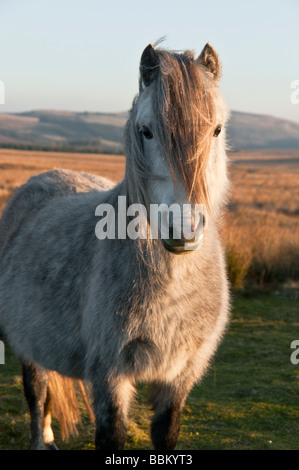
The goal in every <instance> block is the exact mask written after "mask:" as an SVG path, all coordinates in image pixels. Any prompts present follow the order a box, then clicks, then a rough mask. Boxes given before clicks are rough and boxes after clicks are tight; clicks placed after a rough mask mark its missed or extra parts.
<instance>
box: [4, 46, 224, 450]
mask: <svg viewBox="0 0 299 470" xmlns="http://www.w3.org/2000/svg"><path fill="white" fill-rule="evenodd" d="M139 72H140V80H139V93H138V95H137V96H136V97H135V99H134V100H133V105H132V108H131V110H130V113H129V118H128V122H127V124H126V127H125V131H124V145H125V154H126V171H125V176H124V179H123V180H122V181H121V182H120V183H118V184H116V185H115V184H113V183H112V182H111V181H110V180H108V179H105V178H101V177H98V176H94V175H90V174H85V173H81V172H74V171H70V170H63V169H54V170H53V171H48V172H45V173H42V174H40V175H37V176H33V177H31V178H30V179H29V181H28V182H27V183H26V184H24V185H23V186H21V187H20V188H18V190H17V191H16V192H15V194H14V195H13V197H12V198H11V199H10V201H9V202H8V204H7V206H6V208H5V210H4V212H3V215H2V218H1V221H0V328H1V330H3V332H4V335H5V338H6V340H7V342H8V343H9V344H10V345H11V347H12V348H13V349H14V351H15V353H16V355H17V357H18V359H19V360H20V362H21V365H22V373H23V384H24V392H25V396H26V399H27V402H28V406H29V410H30V416H31V448H32V449H55V448H56V446H55V441H54V434H53V430H52V428H51V412H52V411H54V413H55V414H56V416H58V418H59V419H60V424H61V432H62V436H63V437H68V435H69V433H71V432H75V431H76V423H77V422H78V420H79V417H78V405H77V404H76V390H77V391H78V388H79V392H80V390H81V394H83V397H85V398H86V401H87V403H90V410H91V416H93V417H94V422H95V447H96V449H100V450H121V449H123V448H124V446H125V443H126V434H127V422H128V413H129V409H130V403H131V401H132V398H133V396H134V394H135V393H136V384H138V383H139V382H144V383H148V384H149V389H150V393H149V401H150V403H151V405H152V409H153V413H154V414H153V418H152V421H151V429H150V432H151V441H152V445H153V448H154V449H156V450H172V449H175V447H176V444H177V440H178V436H179V430H180V418H181V412H182V408H183V406H184V403H185V400H186V398H187V396H188V394H189V392H190V391H191V389H192V387H193V386H194V385H195V384H196V383H197V382H199V381H200V379H201V378H202V377H203V375H204V373H205V371H206V370H207V368H208V366H209V364H210V361H211V358H212V357H213V355H214V353H215V351H216V350H217V347H218V345H219V343H220V341H221V339H222V337H223V335H224V332H225V330H226V326H227V324H228V321H229V316H230V313H229V312H230V307H229V304H230V295H229V283H228V280H227V273H226V264H225V255H224V250H223V247H222V241H221V236H220V228H219V222H220V221H221V217H222V215H221V214H222V213H223V211H222V208H223V207H224V205H225V203H226V200H227V194H228V188H229V183H228V176H227V156H226V143H225V124H226V121H227V118H228V110H227V107H226V104H225V101H224V99H223V97H222V94H221V92H220V90H219V79H220V76H221V64H220V61H219V57H218V55H217V53H216V52H215V50H214V49H213V48H212V46H210V45H209V44H206V45H205V47H204V48H203V50H202V52H201V53H200V55H199V56H198V57H196V55H195V53H194V52H192V51H185V52H178V51H171V50H166V49H163V48H161V47H160V46H158V45H157V44H155V45H154V46H153V45H151V44H149V45H148V46H147V47H146V48H145V50H144V51H143V53H142V56H141V60H140V71H139ZM120 196H125V197H126V204H127V206H128V207H129V206H130V205H132V204H142V205H143V206H144V207H145V208H146V209H147V211H148V213H149V209H150V206H151V205H152V204H164V205H166V207H169V205H171V204H173V203H175V204H178V205H179V207H183V205H184V204H191V205H193V206H194V204H197V203H199V204H202V205H203V206H204V214H203V218H202V219H203V224H202V225H203V238H202V243H201V246H200V247H198V246H197V245H196V242H195V241H194V237H193V238H192V234H193V233H194V231H193V229H194V219H192V217H191V215H186V216H184V217H185V218H187V219H188V222H190V227H191V228H192V227H193V229H192V230H191V236H190V237H186V236H181V238H179V239H176V238H175V237H174V236H173V233H172V231H171V230H170V232H169V236H168V238H165V237H164V238H162V237H161V236H158V238H157V239H151V238H150V237H145V238H136V239H134V237H131V238H130V237H128V236H126V237H117V236H115V237H106V238H104V237H102V238H103V239H99V238H98V237H97V236H96V235H95V225H96V221H97V220H98V219H96V216H95V211H96V208H97V207H98V206H101V205H102V204H104V205H109V206H110V207H113V209H114V212H115V214H116V217H117V214H118V211H119V208H118V198H119V197H120ZM105 207H106V206H105ZM163 207H164V206H163ZM128 214H129V212H128ZM164 215H165V214H164ZM166 215H167V214H166ZM168 215H169V214H168ZM162 216H163V213H161V217H162ZM128 218H129V216H128ZM169 219H170V218H169ZM192 220H193V222H192ZM146 223H147V224H148V225H150V221H149V220H147V222H146ZM172 224H173V222H171V221H170V229H171V228H172ZM89 391H90V392H91V393H89ZM89 395H91V397H90V396H89Z"/></svg>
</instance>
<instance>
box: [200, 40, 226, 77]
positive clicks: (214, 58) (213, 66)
mask: <svg viewBox="0 0 299 470" xmlns="http://www.w3.org/2000/svg"><path fill="white" fill-rule="evenodd" d="M197 63H198V64H201V65H203V66H204V67H205V68H206V69H207V71H208V72H209V73H210V74H211V75H212V76H213V78H214V79H215V80H219V78H220V76H221V64H220V60H219V57H218V54H217V52H215V50H214V49H213V47H212V46H210V44H209V43H207V44H206V45H205V47H204V48H203V50H202V51H201V54H200V56H199V57H198V59H197Z"/></svg>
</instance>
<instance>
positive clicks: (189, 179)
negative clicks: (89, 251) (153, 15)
mask: <svg viewBox="0 0 299 470" xmlns="http://www.w3.org/2000/svg"><path fill="white" fill-rule="evenodd" d="M220 75H221V65H220V62H219V58H218V55H217V54H216V52H215V51H214V49H213V48H212V47H211V46H210V45H209V44H206V46H205V47H204V49H203V51H202V52H201V54H200V55H199V57H197V58H196V57H195V56H194V54H193V53H192V52H190V51H186V52H184V53H177V52H171V51H166V50H163V49H158V48H155V47H153V46H152V45H149V46H147V47H146V49H145V50H144V51H143V54H142V57H141V61H140V81H139V83H140V85H139V88H140V89H139V95H138V96H137V97H136V98H135V100H134V102H133V106H132V109H131V113H130V117H129V120H128V123H127V127H126V132H125V143H126V155H127V168H126V178H127V187H128V198H129V201H130V203H136V202H138V203H142V204H144V205H145V207H146V209H147V211H148V213H150V210H149V207H150V205H151V204H158V205H160V204H164V205H165V204H166V205H167V206H168V207H169V206H171V205H172V204H177V205H179V207H181V208H183V206H184V205H186V204H189V205H191V206H194V205H195V204H202V205H203V206H204V207H205V217H204V219H203V220H204V221H205V222H207V221H208V219H209V217H211V216H214V215H216V214H217V213H218V211H219V208H220V207H221V204H222V202H223V200H224V198H225V193H226V187H227V175H226V153H225V136H224V134H225V128H224V126H225V123H226V120H227V115H228V113H227V109H226V106H225V104H224V101H223V98H222V96H221V93H220V91H219V88H218V82H219V78H220ZM181 213H183V211H182V212H181ZM168 214H169V212H168ZM162 216H163V214H162ZM184 217H185V219H186V218H189V219H190V220H189V221H186V220H184V222H186V224H185V226H190V227H191V228H190V230H191V232H192V231H194V219H192V211H190V212H189V214H188V215H186V214H185V215H184ZM184 217H182V218H181V221H180V223H181V224H183V219H184ZM174 219H175V216H173V220H172V221H171V222H170V224H174V223H175V220H174ZM191 219H192V220H191ZM191 235H192V234H191ZM162 238H163V237H162ZM175 238H176V239H174V237H173V236H171V235H170V236H169V238H167V239H164V240H163V245H164V247H165V248H167V249H168V250H170V251H172V252H175V253H178V252H182V251H185V250H191V249H193V246H194V248H195V247H196V243H197V242H196V241H194V240H192V236H191V237H188V236H186V234H185V235H183V234H182V236H181V237H180V238H178V237H175Z"/></svg>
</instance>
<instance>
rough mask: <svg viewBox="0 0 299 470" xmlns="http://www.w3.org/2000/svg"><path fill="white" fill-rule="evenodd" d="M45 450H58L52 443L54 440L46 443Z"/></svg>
mask: <svg viewBox="0 0 299 470" xmlns="http://www.w3.org/2000/svg"><path fill="white" fill-rule="evenodd" d="M46 448H47V450H59V449H58V447H57V446H56V445H55V444H54V442H51V443H50V444H46Z"/></svg>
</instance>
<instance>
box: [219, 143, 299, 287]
mask: <svg viewBox="0 0 299 470" xmlns="http://www.w3.org/2000/svg"><path fill="white" fill-rule="evenodd" d="M256 160H259V163H257V162H256ZM231 161H232V164H231V166H230V173H231V181H232V192H231V202H230V205H229V208H228V211H227V213H226V215H225V217H224V220H223V233H224V240H225V244H226V246H227V253H228V261H229V271H230V275H231V278H232V281H233V283H234V285H235V286H236V287H242V286H243V285H244V282H245V280H246V279H247V280H250V281H254V282H256V283H259V284H264V283H267V282H273V281H274V282H275V281H277V282H288V281H291V280H294V279H298V278H299V152H298V151H276V152H274V151H272V153H271V152H269V151H263V152H252V151H251V152H249V151H248V152H240V153H236V154H233V155H231Z"/></svg>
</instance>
